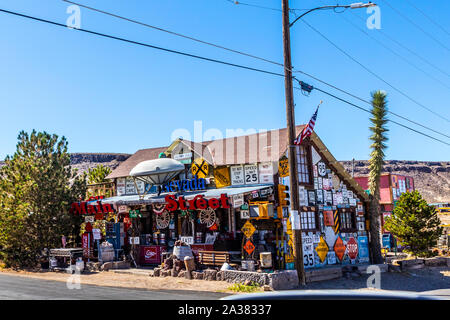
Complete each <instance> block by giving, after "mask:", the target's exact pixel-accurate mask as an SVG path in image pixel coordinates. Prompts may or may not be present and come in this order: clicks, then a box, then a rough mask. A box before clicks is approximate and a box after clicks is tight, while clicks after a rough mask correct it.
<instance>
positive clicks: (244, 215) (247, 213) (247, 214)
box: [241, 209, 250, 219]
mask: <svg viewBox="0 0 450 320" xmlns="http://www.w3.org/2000/svg"><path fill="white" fill-rule="evenodd" d="M241 219H250V211H249V210H242V209H241Z"/></svg>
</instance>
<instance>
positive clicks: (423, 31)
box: [383, 0, 450, 51]
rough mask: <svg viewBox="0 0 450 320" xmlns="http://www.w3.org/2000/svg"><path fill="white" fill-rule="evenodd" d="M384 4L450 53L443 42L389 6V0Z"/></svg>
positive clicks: (385, 0)
mask: <svg viewBox="0 0 450 320" xmlns="http://www.w3.org/2000/svg"><path fill="white" fill-rule="evenodd" d="M383 2H384V3H385V4H386V5H387V6H388V7H389V8H391V9H392V10H393V11H394V12H395V13H397V14H398V15H399V16H400V17H402V18H403V19H405V20H406V21H408V22H409V23H410V24H412V25H413V26H415V27H416V28H417V29H419V30H420V31H422V33H424V34H425V35H427V36H428V37H429V38H430V39H432V40H434V42H436V43H437V44H439V45H440V46H441V47H442V48H444V49H446V50H447V51H450V49H449V47H447V46H446V45H444V44H443V43H442V42H441V41H439V40H438V39H436V38H435V37H434V36H433V35H431V34H430V33H429V32H427V31H425V29H423V28H422V27H421V26H419V25H418V24H417V23H415V22H414V21H412V20H411V19H409V18H408V17H407V16H405V15H404V14H403V13H401V12H400V11H399V10H397V9H396V8H394V7H393V6H391V5H390V4H389V2H388V1H387V0H383Z"/></svg>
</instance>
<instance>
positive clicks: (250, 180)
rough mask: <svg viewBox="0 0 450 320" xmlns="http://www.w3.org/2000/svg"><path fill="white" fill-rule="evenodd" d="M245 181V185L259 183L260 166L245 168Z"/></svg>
mask: <svg viewBox="0 0 450 320" xmlns="http://www.w3.org/2000/svg"><path fill="white" fill-rule="evenodd" d="M244 180H245V184H255V183H259V177H258V165H256V164H247V165H245V166H244Z"/></svg>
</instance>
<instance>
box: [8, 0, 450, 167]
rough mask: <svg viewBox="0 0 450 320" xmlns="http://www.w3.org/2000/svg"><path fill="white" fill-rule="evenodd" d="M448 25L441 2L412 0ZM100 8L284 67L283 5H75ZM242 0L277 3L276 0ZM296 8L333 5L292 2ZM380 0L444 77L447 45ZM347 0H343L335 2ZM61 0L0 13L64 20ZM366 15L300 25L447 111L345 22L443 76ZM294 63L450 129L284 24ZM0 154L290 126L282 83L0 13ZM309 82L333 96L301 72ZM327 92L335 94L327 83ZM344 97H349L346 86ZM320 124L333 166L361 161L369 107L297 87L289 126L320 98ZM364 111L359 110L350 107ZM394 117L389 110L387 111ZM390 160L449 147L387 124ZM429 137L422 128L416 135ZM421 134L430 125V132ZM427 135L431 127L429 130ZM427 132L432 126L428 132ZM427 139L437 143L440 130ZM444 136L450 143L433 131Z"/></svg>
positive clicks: (449, 81)
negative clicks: (39, 142)
mask: <svg viewBox="0 0 450 320" xmlns="http://www.w3.org/2000/svg"><path fill="white" fill-rule="evenodd" d="M409 1H411V2H412V3H414V4H415V5H417V6H418V7H419V8H420V9H421V10H423V11H424V12H425V13H427V14H428V15H429V16H431V17H433V19H434V20H435V21H436V22H437V23H439V24H440V25H441V26H443V27H444V28H446V30H447V32H450V25H449V21H450V1H447V0H434V1H419V0H409ZM79 2H80V3H83V4H86V5H91V6H93V7H97V8H100V9H103V10H107V11H111V12H114V13H118V14H121V15H124V16H127V17H130V18H134V19H137V20H141V21H143V22H147V23H149V24H154V25H156V26H160V27H163V28H167V29H170V30H172V31H176V32H180V33H184V34H187V35H190V36H193V37H197V38H200V39H203V40H205V41H210V42H215V43H218V44H221V45H223V46H227V47H230V48H233V49H238V50H242V51H245V52H249V53H252V54H254V55H258V56H262V57H266V58H268V59H272V60H276V61H280V62H282V61H283V51H282V29H281V13H280V12H277V11H270V10H261V9H256V8H253V7H248V6H243V5H233V4H231V3H230V2H228V1H226V0H164V1H160V0H148V1H144V0H126V1H125V0H121V1H119V0H116V1H106V0H103V1H102V0H79ZM246 2H247V3H253V4H259V5H265V6H270V7H275V8H281V0H270V1H269V0H266V1H263V0H248V1H246ZM290 2H291V7H292V8H312V7H314V6H317V5H318V4H320V5H321V4H335V3H336V1H331V0H330V1H329V2H327V1H325V0H319V1H317V0H314V1H313V0H308V1H307V0H291V1H290ZM383 2H384V0H380V1H379V4H380V7H381V27H382V30H383V31H384V32H386V33H388V34H389V35H390V36H391V37H393V38H395V39H396V40H398V41H400V42H401V43H403V44H404V45H406V46H408V47H409V48H411V49H412V50H414V51H415V52H417V53H419V54H420V55H422V56H423V57H426V58H427V59H429V61H431V62H432V63H433V64H435V65H436V66H439V67H440V68H442V69H443V70H445V71H446V72H447V73H450V51H448V50H446V49H445V48H443V47H441V46H439V45H438V44H437V43H436V42H434V41H433V40H432V39H430V38H429V37H427V36H426V35H425V34H423V33H422V32H420V31H419V30H418V29H416V28H415V27H414V26H412V25H411V24H409V23H407V22H406V21H405V20H404V19H403V18H401V17H400V16H398V15H397V14H396V13H395V12H394V11H392V9H390V8H389V7H387V6H386V5H384V3H383ZM344 3H350V1H349V2H345V1H340V4H344ZM389 3H391V4H394V5H395V6H396V7H397V8H398V10H400V11H401V12H402V13H403V14H404V15H406V16H408V17H409V18H410V19H411V20H413V21H415V22H416V23H417V24H419V25H420V26H421V27H422V28H423V29H424V30H426V31H427V32H429V33H430V34H432V35H433V36H434V37H435V38H436V39H438V40H439V41H441V42H442V43H443V44H444V45H446V46H447V47H450V36H449V35H448V34H446V33H445V32H444V31H442V30H441V29H440V28H438V27H437V26H436V25H434V24H432V23H431V22H430V21H428V20H427V19H426V18H425V17H424V16H422V15H421V14H420V13H419V12H418V11H416V10H415V9H414V8H413V7H411V6H410V5H409V4H408V3H407V2H406V1H394V0H389ZM67 6H68V4H66V3H65V2H63V1H60V0H41V1H35V0H15V1H10V0H0V8H2V9H7V10H12V11H17V12H20V13H24V14H28V15H33V16H36V17H40V18H45V19H50V20H54V21H58V22H61V23H65V22H66V19H67V17H68V14H66V8H67ZM81 14H82V16H81V23H82V25H81V27H82V28H86V29H91V30H95V31H98V32H105V33H110V34H114V35H117V36H121V37H126V38H130V39H133V40H136V41H142V42H147V43H150V44H154V45H158V46H163V47H167V48H171V49H176V50H181V51H186V52H189V53H193V54H198V55H204V56H207V57H211V58H216V59H223V60H226V61H230V62H234V63H241V64H246V65H249V66H253V67H256V68H264V69H267V70H271V71H275V72H282V68H281V67H277V66H274V65H270V64H267V63H264V62H260V61H257V60H254V59H251V58H247V57H243V56H239V55H235V54H232V53H228V52H225V51H223V50H220V49H216V48H212V47H208V46H204V45H200V44H197V43H194V42H192V41H189V40H186V39H181V38H177V37H175V36H171V35H168V34H165V33H162V32H158V31H155V30H152V29H149V28H144V27H141V26H137V25H133V24H131V23H128V22H125V21H120V20H117V19H115V18H112V17H108V16H104V15H102V14H99V13H95V12H90V11H88V10H86V9H82V12H81ZM357 16H360V17H362V18H363V19H364V20H366V19H367V17H369V15H368V14H367V13H366V10H365V9H361V10H352V11H351V12H350V10H347V12H345V13H342V14H337V13H334V12H333V11H318V12H315V13H312V14H310V15H309V16H308V17H307V18H306V21H308V22H309V23H310V24H311V25H313V26H314V27H315V28H317V29H318V30H320V31H321V32H322V33H324V34H325V35H326V36H327V37H329V38H330V39H331V40H332V41H334V42H335V43H336V44H338V45H339V46H340V47H341V48H343V49H345V50H346V51H347V52H348V53H350V54H351V55H352V56H354V57H355V58H357V59H358V60H359V61H360V62H361V63H363V64H364V65H366V66H367V67H369V68H370V69H371V70H373V71H374V72H376V73H378V74H379V75H381V76H382V77H383V78H384V79H386V81H388V82H390V83H392V84H393V85H395V86H396V87H397V88H399V89H401V90H403V91H404V92H405V93H407V94H408V95H410V96H411V97H413V98H414V99H416V100H418V101H420V102H421V103H423V104H424V105H426V106H427V107H429V108H431V109H433V110H434V111H436V112H438V113H440V114H442V115H444V116H445V117H447V118H450V112H449V102H448V101H450V90H449V89H448V88H446V87H445V86H443V85H441V84H440V83H439V82H436V81H434V80H432V79H430V78H428V77H427V76H425V75H424V74H423V73H421V72H420V71H418V70H416V69H414V68H413V67H411V66H410V65H408V64H407V63H405V62H404V61H402V60H401V59H400V58H398V57H396V56H395V55H393V54H392V53H391V52H389V51H387V50H385V49H384V48H382V47H380V46H379V45H378V44H377V43H376V42H374V41H373V40H371V39H370V38H368V37H367V36H366V35H364V34H363V33H361V32H360V31H358V30H357V29H355V28H354V27H353V26H352V25H350V24H349V23H348V22H347V21H345V20H344V19H343V18H342V17H345V18H346V19H348V20H350V21H352V22H353V23H355V24H357V25H359V26H360V27H361V28H363V29H364V30H365V31H366V32H368V33H369V34H371V35H372V36H373V37H376V38H377V39H379V40H380V41H382V42H383V43H384V44H386V45H387V46H389V47H390V48H392V49H393V50H395V51H396V52H398V53H399V54H400V55H402V56H404V57H405V58H407V59H409V60H410V61H412V62H413V63H415V64H417V65H418V66H419V67H421V68H423V69H424V70H426V71H427V72H428V73H430V74H432V75H433V76H434V77H436V78H438V79H440V80H441V81H442V82H444V83H445V84H446V85H447V86H448V87H450V78H449V77H448V76H446V75H443V74H442V73H439V72H437V71H436V70H434V69H433V68H432V67H430V66H428V65H426V64H424V63H423V62H422V61H421V60H420V59H418V58H417V57H415V56H413V55H412V54H410V53H408V52H407V51H405V50H404V49H402V48H400V47H398V46H396V45H395V44H394V43H392V42H390V40H388V39H386V38H385V37H383V36H382V35H381V34H380V33H379V31H377V30H369V29H367V28H366V26H365V23H364V22H363V21H361V20H360V19H358V17H357ZM291 41H292V55H293V65H294V66H295V67H296V68H299V69H302V70H304V71H306V72H308V73H311V74H313V75H315V76H317V77H319V78H321V79H323V80H325V81H328V82H330V83H333V84H335V85H337V86H339V87H341V88H342V89H345V90H348V91H350V92H352V93H354V94H356V95H358V96H361V97H363V98H365V99H369V98H370V92H371V91H372V90H375V89H383V90H385V91H387V92H388V95H389V96H388V98H389V107H390V110H392V111H394V112H397V113H400V114H402V115H405V116H407V117H410V118H411V119H413V120H415V121H419V122H422V123H424V124H425V125H427V126H432V127H433V128H435V129H436V130H438V131H441V132H444V133H446V134H447V135H450V130H449V123H448V122H446V121H445V120H442V119H440V118H438V117H436V116H435V115H433V114H431V113H429V112H427V111H425V110H424V109H422V108H420V107H419V106H417V105H415V104H413V103H412V102H410V101H409V100H407V99H406V98H404V97H402V96H401V95H400V94H398V93H396V92H395V91H393V90H392V89H391V88H389V87H388V86H387V85H386V84H384V83H383V82H381V81H380V80H378V79H376V78H375V77H373V76H372V75H370V74H369V73H368V72H367V71H365V70H364V69H362V68H361V67H360V66H358V65H357V64H355V63H354V62H353V61H351V60H350V59H349V58H348V57H346V56H344V55H343V54H342V53H341V52H339V51H338V50H336V49H335V48H334V47H332V46H331V45H330V44H329V43H328V42H326V41H325V40H324V39H322V38H321V37H320V36H319V35H318V34H316V33H314V32H313V31H312V30H310V29H309V28H308V27H307V26H306V25H304V24H302V23H301V22H299V23H297V24H296V25H295V26H294V27H293V28H292V29H291ZM0 70H1V73H0V110H1V125H0V137H1V140H0V141H1V144H0V159H3V158H4V157H5V156H6V155H7V154H13V153H14V151H15V145H16V142H17V135H18V133H19V131H20V130H26V131H31V130H32V129H36V130H41V131H43V130H45V131H47V132H50V133H56V134H58V135H61V136H62V135H64V136H65V137H67V139H68V140H69V151H70V152H124V153H134V152H135V151H136V150H138V149H142V148H148V147H157V146H164V145H168V144H169V143H170V135H171V133H172V132H173V130H175V129H177V128H186V129H188V130H191V131H192V130H193V125H194V121H195V120H202V121H203V128H204V129H209V128H217V129H219V130H222V131H223V132H225V129H226V128H231V129H236V128H243V129H245V130H246V129H249V128H255V129H274V128H281V127H284V126H285V125H286V113H285V98H284V79H283V78H279V77H276V76H270V75H264V74H259V73H255V72H252V71H246V70H240V69H236V68H233V67H228V66H223V65H218V64H215V63H210V62H205V61H198V60H195V59H191V58H187V57H183V56H178V55H174V54H170V53H165V52H161V51H157V50H153V49H148V48H143V47H137V46H134V45H130V44H125V43H122V42H118V41H114V40H110V39H104V38H100V37H97V36H93V35H88V34H84V33H81V32H78V31H75V30H70V29H67V28H60V27H56V26H52V25H48V24H43V23H39V22H34V21H30V20H26V19H23V18H19V17H15V16H10V15H7V14H4V13H0ZM300 79H303V80H304V81H305V82H307V83H310V84H312V85H317V86H318V87H320V88H322V89H326V90H329V91H332V90H331V89H329V88H327V87H325V86H324V85H321V84H320V83H318V82H316V81H314V80H312V79H309V78H308V77H306V76H303V77H302V76H300ZM332 92H334V91H332ZM338 95H339V96H342V97H345V96H343V95H342V94H338ZM320 100H324V103H323V105H322V106H321V109H320V111H319V115H318V120H317V124H316V128H315V130H316V132H317V133H318V135H319V136H320V137H321V139H322V140H323V141H324V143H325V144H326V145H327V146H328V148H329V149H330V151H331V152H332V153H333V154H334V156H335V157H336V158H337V159H338V160H349V159H352V158H353V157H354V158H356V159H367V158H368V157H369V152H370V151H369V141H368V136H369V131H368V126H369V120H368V114H367V113H364V112H361V111H358V110H356V109H354V108H352V107H350V106H348V105H346V104H343V103H341V102H338V101H335V100H334V99H332V98H329V97H327V96H325V95H324V94H322V93H320V92H317V91H313V92H312V93H311V95H310V96H309V97H305V96H303V95H302V94H301V93H300V92H299V91H296V92H295V103H296V105H297V106H296V111H295V114H296V122H297V124H299V123H306V122H307V121H308V120H309V118H310V117H311V115H312V113H313V112H314V109H315V106H316V105H317V104H318V102H319V101H320ZM352 101H353V102H357V103H358V104H360V105H361V106H363V107H368V106H367V105H364V104H362V103H360V102H358V101H355V100H352ZM393 119H394V118H393ZM390 130H391V131H390V132H389V137H390V140H389V149H388V150H387V156H386V158H387V159H399V160H401V159H406V160H433V161H434V160H436V161H438V160H441V161H448V160H450V147H448V146H445V145H443V144H440V143H438V142H434V141H433V140H430V139H427V138H425V137H422V136H420V135H417V134H415V133H413V132H410V131H406V130H405V129H403V128H399V127H397V126H394V125H390ZM420 130H423V131H424V132H427V131H425V129H420ZM427 133H429V132H427ZM430 134H433V133H430ZM434 135H435V134H434ZM436 137H439V136H437V135H436ZM439 138H442V139H444V140H446V141H447V142H449V141H450V139H447V138H445V137H439Z"/></svg>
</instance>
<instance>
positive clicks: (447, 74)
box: [350, 11, 450, 77]
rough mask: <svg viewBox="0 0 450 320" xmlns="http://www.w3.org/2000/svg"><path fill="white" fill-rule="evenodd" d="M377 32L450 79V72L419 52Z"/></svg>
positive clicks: (380, 31)
mask: <svg viewBox="0 0 450 320" xmlns="http://www.w3.org/2000/svg"><path fill="white" fill-rule="evenodd" d="M350 13H351V14H353V15H354V16H355V17H357V18H358V19H360V20H361V21H363V22H365V20H364V19H363V18H361V17H360V16H358V15H357V14H356V13H354V12H351V11H350ZM377 32H379V33H381V34H382V35H383V36H385V37H386V38H388V39H389V40H391V41H392V42H394V43H395V44H396V45H398V46H399V47H401V48H403V49H404V50H406V51H408V52H409V53H411V54H412V55H414V56H416V57H417V58H419V59H420V60H422V61H423V62H425V63H426V64H428V65H429V66H431V67H432V68H434V69H435V70H437V71H439V72H441V73H442V74H444V75H446V76H447V77H450V74H449V73H448V72H446V71H445V70H443V69H441V68H439V67H438V66H436V65H434V64H433V63H431V62H430V61H428V60H427V59H425V58H424V57H422V56H421V55H420V54H418V53H417V52H415V51H414V50H412V49H411V48H409V47H407V46H405V45H404V44H402V43H401V42H399V41H398V40H396V39H394V38H393V37H391V36H390V35H389V34H388V33H386V32H384V31H383V30H382V29H378V30H377Z"/></svg>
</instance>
